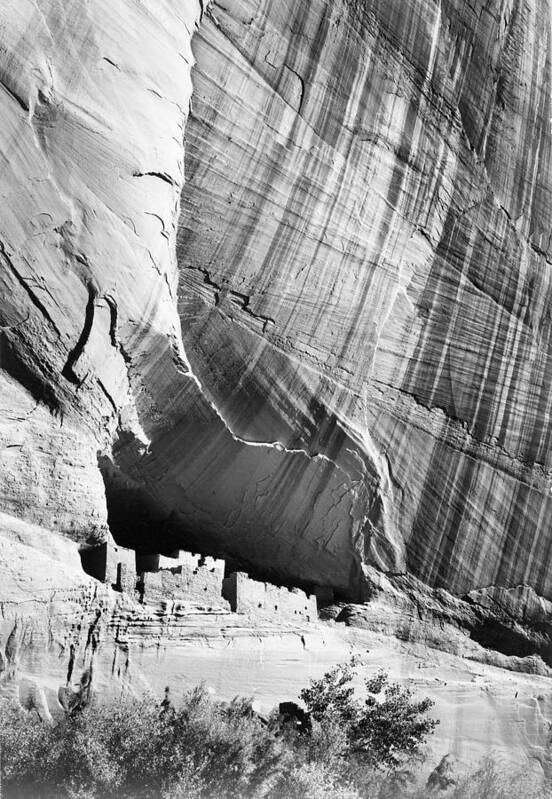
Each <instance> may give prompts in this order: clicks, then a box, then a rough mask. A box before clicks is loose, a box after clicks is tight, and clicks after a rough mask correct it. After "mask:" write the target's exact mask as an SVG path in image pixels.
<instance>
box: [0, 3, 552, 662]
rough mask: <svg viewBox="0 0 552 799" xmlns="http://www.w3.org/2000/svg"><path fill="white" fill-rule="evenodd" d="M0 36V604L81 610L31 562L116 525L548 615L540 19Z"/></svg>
mask: <svg viewBox="0 0 552 799" xmlns="http://www.w3.org/2000/svg"><path fill="white" fill-rule="evenodd" d="M0 15H1V20H0V21H1V22H2V25H1V26H0V45H1V46H0V111H1V116H0V118H1V119H2V123H1V125H0V154H1V157H2V164H3V170H2V180H1V182H0V192H1V195H2V203H0V264H1V269H0V287H1V301H0V405H1V408H0V410H1V414H0V443H1V447H2V448H1V458H2V461H1V467H2V468H1V469H0V511H2V512H3V513H4V514H5V516H6V519H7V521H6V524H5V525H4V526H3V529H4V527H5V529H6V530H10V529H11V528H13V527H17V526H18V525H20V524H21V523H22V522H24V523H25V525H24V526H25V530H26V532H25V537H24V538H25V541H24V544H23V543H21V541H16V542H15V543H14V540H13V536H11V537H10V536H8V534H7V533H4V532H3V533H2V536H3V541H2V545H3V546H4V545H5V546H6V547H7V548H9V552H8V549H7V550H6V552H7V554H6V558H7V562H8V563H9V564H10V563H11V559H12V558H13V559H15V560H14V562H15V563H16V562H18V559H19V557H20V555H18V554H17V553H18V552H19V553H20V554H21V550H20V547H21V546H25V547H27V549H25V550H24V551H25V553H26V555H25V557H31V555H32V553H34V558H35V560H36V564H35V567H34V568H29V569H27V570H26V572H25V573H26V575H27V576H26V577H25V579H24V580H23V581H22V580H21V579H19V578H17V579H16V580H15V582H13V581H8V582H7V583H6V584H5V586H6V587H4V588H0V599H6V601H9V602H10V603H12V604H14V603H15V604H14V606H15V605H17V606H21V608H23V607H24V608H26V609H28V608H31V607H34V605H33V603H35V602H36V601H37V600H36V596H38V595H41V593H42V592H44V591H46V588H45V586H44V584H43V581H44V580H47V583H48V585H49V586H50V587H52V585H53V584H52V580H54V575H57V576H56V577H55V579H59V587H60V590H62V591H63V592H66V593H64V594H63V596H64V597H65V599H64V600H63V601H61V604H60V606H59V611H56V614H57V615H58V618H59V624H60V630H62V629H67V624H69V616H70V614H71V613H73V610H71V611H70V612H69V611H66V608H67V607H69V608H73V604H72V603H73V601H74V602H76V603H77V604H78V605H79V604H82V607H83V608H85V610H84V611H83V612H84V613H85V614H91V616H92V618H94V617H95V615H96V613H97V612H98V610H100V611H101V608H102V607H103V605H102V603H103V602H104V599H103V598H102V597H100V595H99V594H98V593H97V591H98V588H97V585H96V584H94V583H91V582H89V581H87V580H86V578H84V576H82V574H81V576H80V577H78V578H77V577H76V574H77V571H75V570H73V569H72V567H71V568H70V569H69V570H68V573H67V575H65V576H63V574H62V572H60V570H59V569H54V570H52V572H51V575H50V576H49V577H48V576H47V575H46V576H45V575H44V573H43V567H44V566H43V564H42V559H43V557H44V554H43V553H44V552H45V551H46V552H48V544H49V542H50V541H52V542H53V541H54V539H53V538H52V535H53V532H52V531H57V532H58V533H59V534H60V535H61V536H64V537H65V539H66V540H68V539H70V540H73V541H76V542H78V543H79V544H81V545H82V544H84V543H87V544H88V545H90V544H99V543H101V542H102V541H103V542H105V541H106V539H107V538H108V527H111V530H112V532H113V534H114V535H115V537H116V539H117V540H118V542H119V543H121V544H123V545H131V546H133V547H135V548H138V549H140V550H141V551H142V552H143V553H144V554H147V553H148V551H149V552H151V551H154V552H169V551H170V550H171V549H174V548H175V547H177V546H179V545H182V544H188V545H190V546H191V545H194V548H195V549H197V550H200V551H203V552H211V553H212V554H227V555H232V556H234V557H235V558H237V559H238V561H239V562H240V563H241V565H242V566H244V567H247V568H248V570H249V571H251V572H253V571H255V573H256V574H257V575H258V576H261V577H266V576H272V577H273V579H274V580H278V581H279V582H281V583H287V584H289V585H299V586H303V587H308V588H309V590H310V589H311V588H312V587H315V586H317V585H318V586H328V587H333V588H335V589H336V591H337V593H338V594H339V595H341V596H342V597H347V598H349V599H356V600H358V599H363V598H369V597H370V595H371V591H372V580H371V576H370V574H371V572H370V568H371V567H377V568H378V569H380V570H382V571H386V572H389V573H393V574H397V573H400V574H404V573H411V574H413V575H415V576H416V578H419V579H421V580H422V581H425V583H427V584H428V585H430V586H433V587H435V586H436V587H445V588H447V589H448V590H450V591H452V592H453V593H456V594H458V595H464V594H469V595H470V596H471V597H472V600H473V597H474V596H475V597H479V599H477V600H476V601H477V602H479V605H481V604H482V603H483V604H484V603H486V602H489V601H490V599H489V597H491V598H492V601H493V602H494V603H495V604H496V602H500V603H504V601H507V607H508V608H509V610H508V613H509V614H510V615H511V617H512V619H513V621H512V625H513V624H514V623H515V624H518V623H519V618H520V614H521V615H522V616H523V614H524V613H525V612H526V609H527V607H528V602H527V598H528V597H533V594H531V591H534V592H536V598H535V599H534V602H536V603H537V604H538V603H539V602H541V600H540V599H538V597H539V596H542V597H544V598H548V599H550V598H551V597H552V586H551V582H550V581H551V577H550V575H551V574H552V571H551V569H550V559H551V539H550V535H549V526H550V525H549V520H550V457H551V456H550V452H551V448H550V440H549V431H550V402H551V400H550V397H551V394H550V390H549V388H550V376H551V374H552V372H551V363H552V362H551V352H552V347H551V342H550V336H551V331H552V327H551V324H550V320H551V314H550V274H551V273H550V262H551V260H550V259H551V255H550V241H549V236H550V229H551V224H550V223H551V220H550V218H549V217H550V214H551V213H552V210H551V209H552V203H551V202H550V199H551V198H550V187H551V173H550V163H549V161H550V116H551V110H550V89H551V86H550V50H551V47H550V7H549V3H548V2H546V0H528V1H527V2H525V3H523V4H522V3H519V2H517V0H488V1H486V2H484V0H477V2H475V3H473V4H471V5H468V4H465V3H463V2H460V0H457V1H455V0H441V1H440V2H426V1H425V0H424V1H423V2H422V0H417V1H416V2H414V3H411V4H409V5H408V8H405V4H404V3H403V2H400V1H399V0H391V2H385V3H384V2H379V1H378V0H369V1H367V2H353V1H352V0H338V1H337V2H335V3H332V4H329V3H328V2H327V0H312V2H310V3H296V2H294V3H291V2H288V1H287V0H284V1H283V2H281V3H277V4H276V3H270V2H268V0H224V2H222V0H220V2H218V1H213V2H211V3H210V4H207V3H200V2H190V3H186V4H177V3H175V2H172V0H156V2H155V3H153V1H151V2H150V1H149V0H148V2H142V3H136V2H134V0H120V2H118V3H110V2H107V0H98V2H95V3H94V4H88V3H84V2H82V3H81V2H77V3H74V4H73V5H71V7H70V9H69V8H68V7H66V6H65V5H64V4H62V3H59V2H56V0H18V2H17V3H15V2H11V3H7V4H4V6H3V8H2V10H1V11H0ZM123 31H124V35H122V33H121V32H123ZM192 39H193V41H192ZM194 61H195V67H193V64H194ZM192 67H193V68H192ZM17 529H19V528H17ZM55 540H56V541H57V539H55ZM52 546H54V544H53V543H52ZM55 546H58V544H56V545H55ZM29 553H30V554H29ZM73 555H74V552H73ZM73 555H72V556H71V557H73ZM72 562H73V561H71V563H72ZM75 564H76V567H77V566H78V563H77V561H75ZM76 567H75V568H76ZM10 568H11V566H10ZM8 572H9V569H8ZM33 575H36V576H33ZM47 578H48V579H47ZM48 580H49V582H48ZM488 586H494V588H493V591H491V592H489V591H487V592H484V594H473V593H472V592H474V591H475V592H477V591H480V590H481V589H485V588H487V587H488ZM516 586H527V588H524V587H520V588H518V589H516V590H515V591H510V593H507V594H506V595H505V594H504V593H503V589H512V588H515V587H516ZM73 589H74V591H73ZM48 590H50V589H49V588H48ZM102 590H103V589H102ZM19 591H20V592H21V596H20V599H19V600H17V601H16V600H15V599H13V596H12V595H16V594H17V592H19ZM36 592H38V594H36ZM67 592H68V593H67ZM108 593H109V592H108ZM25 596H27V598H25ZM432 596H434V595H432ZM79 597H80V598H79ZM505 597H506V600H505ZM482 598H483V599H482ZM480 600H481V601H480ZM105 601H107V600H105ZM427 601H428V602H429V599H428V600H427ZM432 601H433V600H432ZM531 601H532V602H533V600H531ZM67 602H68V603H69V605H67V604H66V603H67ZM529 604H531V603H529ZM533 604H534V603H533ZM541 606H542V608H543V611H542V612H543V614H544V615H543V618H542V619H541V621H540V622H539V623H537V622H534V623H533V621H532V619H533V617H532V616H531V619H530V620H529V621H530V623H529V627H531V629H532V632H530V634H529V638H530V640H531V642H532V643H531V644H530V652H531V653H533V654H536V653H538V654H540V655H543V657H545V659H547V658H548V655H547V654H546V652H547V651H548V650H547V649H546V647H547V646H548V643H547V642H548V638H547V636H548V628H547V626H546V625H547V624H548V613H549V610H548V605H546V604H545V603H541ZM462 608H463V610H462V614H464V612H465V613H467V615H468V616H469V613H468V610H466V608H465V607H464V605H462ZM473 608H474V604H473V601H472V605H471V611H470V612H472V613H475V611H474V610H473ZM17 612H18V613H19V611H17ZM25 612H26V610H25ZM41 612H42V611H41ZM478 612H480V613H483V611H478ZM49 613H50V610H49V611H48V614H49ZM68 614H69V615H68ZM20 615H21V614H20ZM23 615H24V614H23ZM23 615H21V618H23ZM31 615H32V614H31ZM483 616H484V614H483ZM483 616H481V618H483ZM18 618H19V617H18ZM485 618H486V617H485ZM476 620H477V619H476ZM503 621H504V619H503ZM44 623H46V616H45V617H44ZM485 623H486V622H485ZM501 623H502V622H501ZM18 624H19V622H18ZM538 624H542V625H544V627H542V628H539V627H538ZM460 626H461V625H460ZM468 626H469V625H468ZM469 629H473V626H472V627H469ZM11 635H12V631H7V632H6V636H7V639H9V638H10V636H11ZM524 635H525V633H524ZM481 636H483V637H482V638H481V642H484V643H491V644H492V641H491V638H492V636H491V638H489V637H486V636H488V629H487V630H484V631H483V632H481ZM475 640H476V641H477V640H478V639H477V638H475ZM495 643H496V642H495ZM6 646H7V643H6ZM10 646H11V644H10ZM497 646H498V644H497ZM531 647H532V648H531ZM498 648H500V646H499V647H498ZM507 654H515V653H507ZM522 654H528V652H523V653H522ZM46 662H47V661H45V663H46ZM45 668H46V670H47V669H48V666H47V665H45Z"/></svg>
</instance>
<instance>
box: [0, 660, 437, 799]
mask: <svg viewBox="0 0 552 799" xmlns="http://www.w3.org/2000/svg"><path fill="white" fill-rule="evenodd" d="M355 666H356V663H355V662H354V661H353V662H351V663H349V664H345V665H343V666H337V667H336V668H335V669H332V670H330V671H329V672H328V673H327V674H325V675H324V676H323V677H322V678H321V679H320V680H315V681H313V682H312V683H311V685H310V687H308V688H306V689H304V691H303V692H302V698H303V699H304V701H305V704H306V705H307V708H308V710H309V711H310V713H311V715H312V726H311V727H308V728H307V729H306V730H305V729H303V732H302V733H301V732H299V731H298V730H297V729H296V728H294V726H293V725H289V724H282V723H281V719H280V717H279V715H278V714H277V713H273V714H272V716H271V717H270V718H269V719H268V720H266V719H261V718H259V717H258V716H257V715H256V714H255V713H254V712H253V711H252V708H251V703H250V702H249V701H247V700H245V699H235V700H234V701H232V702H230V703H224V702H220V701H217V700H214V699H213V698H212V697H210V695H209V694H208V692H207V691H206V690H205V689H204V688H203V687H199V688H196V689H194V690H192V691H189V692H188V693H187V694H186V695H185V696H184V698H183V700H182V702H181V703H180V704H179V705H178V707H175V706H173V705H172V704H171V703H170V702H169V701H168V697H166V698H165V700H164V701H163V702H162V703H161V704H158V703H157V702H156V701H154V700H153V699H152V698H151V697H150V698H144V699H142V700H136V699H132V698H126V699H120V700H118V701H117V702H115V703H113V704H111V705H100V704H97V703H95V702H94V701H92V703H91V704H88V705H86V704H85V703H79V704H78V706H75V707H73V706H71V707H69V705H68V707H67V713H66V715H65V717H64V718H63V719H62V720H61V721H60V722H59V723H58V724H57V725H55V726H50V725H48V724H45V723H43V722H42V721H40V720H39V719H38V718H37V716H36V714H34V713H27V712H25V711H23V710H22V709H21V708H19V707H17V706H15V705H6V704H4V706H3V707H2V713H1V714H0V746H1V755H2V762H1V769H2V772H1V773H2V789H3V794H2V796H3V799H31V798H32V799H54V797H55V799H115V797H117V799H213V798H214V797H216V799H230V797H232V799H240V798H242V797H243V799H329V797H332V799H367V798H368V797H369V798H370V799H375V798H376V797H377V796H378V794H379V792H380V788H381V787H382V785H383V781H382V780H383V778H382V776H381V775H382V770H381V767H382V766H383V767H385V768H387V769H388V768H389V767H390V766H392V765H393V764H395V763H396V762H398V760H399V759H403V758H407V757H410V756H411V755H412V754H413V753H414V752H415V751H417V747H418V746H419V745H421V743H422V741H423V738H424V736H425V735H427V734H428V733H429V731H431V729H433V726H432V725H434V723H431V724H430V725H429V726H428V724H427V723H425V724H424V723H423V722H424V721H425V722H427V719H424V718H423V717H424V714H425V712H426V710H427V709H428V708H429V706H430V703H429V704H428V702H429V700H423V701H422V702H418V703H416V702H414V701H413V700H412V695H411V693H410V692H409V691H408V690H407V689H401V688H398V686H393V685H390V684H389V683H388V682H387V678H386V677H385V675H377V676H376V677H375V678H372V679H371V680H367V681H366V685H367V688H368V690H369V691H371V692H372V693H371V694H369V698H368V700H367V701H366V702H361V701H359V700H357V699H356V698H355V696H354V691H353V689H352V685H351V682H352V678H353V675H354V668H355ZM376 691H377V693H379V694H380V696H379V697H378V698H377V699H376V697H375V692H376ZM372 700H373V701H372ZM378 736H379V739H378Z"/></svg>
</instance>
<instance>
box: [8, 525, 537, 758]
mask: <svg viewBox="0 0 552 799" xmlns="http://www.w3.org/2000/svg"><path fill="white" fill-rule="evenodd" d="M0 530H1V532H2V536H1V537H0V580H1V585H2V598H1V600H0V697H2V698H6V697H10V698H12V699H14V700H16V701H19V702H20V703H21V704H22V705H23V706H24V707H27V708H28V709H34V710H35V711H36V712H38V714H39V715H40V716H41V717H42V718H43V719H50V718H51V719H54V720H55V719H59V718H60V716H61V715H62V714H63V703H64V702H65V701H66V700H67V698H68V697H69V698H70V697H72V696H74V695H78V694H79V692H81V691H82V690H83V686H88V685H89V684H90V681H91V685H92V690H93V691H94V692H96V695H97V696H98V695H99V696H100V697H101V699H102V701H104V702H109V701H110V700H111V699H112V698H113V697H115V696H118V695H121V694H123V695H126V696H129V695H130V696H139V695H141V694H142V693H143V692H150V693H151V695H152V696H153V697H154V698H157V700H158V701H161V698H162V696H163V692H164V689H165V687H166V686H169V688H170V692H171V697H172V699H173V701H175V702H178V701H179V699H180V697H181V695H182V692H183V691H186V690H188V689H190V688H192V687H193V686H195V685H197V684H198V683H199V682H201V681H204V682H205V684H206V686H207V687H208V688H209V689H210V690H212V691H214V693H215V695H216V696H217V697H219V698H222V699H231V698H233V697H234V696H235V695H236V694H239V695H243V696H250V697H252V698H253V699H255V700H256V701H257V702H258V703H259V704H260V706H261V709H262V711H263V712H268V711H269V710H271V709H272V708H273V707H274V706H275V705H276V704H277V703H278V702H280V701H287V700H291V701H296V700H297V698H298V692H299V691H300V690H301V688H302V687H304V686H305V685H307V684H308V683H309V680H310V679H311V678H314V677H319V676H321V675H322V674H323V673H324V672H325V671H327V670H328V668H330V667H332V666H333V665H335V664H336V663H339V662H341V663H342V662H344V661H346V660H348V658H349V657H350V655H352V654H356V655H358V656H359V657H360V659H361V662H362V664H363V668H365V669H367V670H368V673H373V672H376V671H377V670H379V669H380V668H381V667H382V665H384V666H385V668H386V669H387V670H388V672H389V674H390V677H391V678H392V679H393V680H398V681H400V682H403V683H405V684H407V685H408V686H409V687H410V688H411V689H412V690H414V692H415V693H416V695H417V696H420V697H423V696H430V697H431V698H432V699H434V700H435V703H436V704H435V707H434V709H433V711H432V713H433V714H434V716H435V717H436V718H438V719H439V720H440V724H439V727H438V729H437V732H436V734H435V735H434V736H432V738H431V741H430V745H429V750H428V757H427V760H426V762H425V765H424V769H425V770H426V772H429V771H431V769H432V768H433V767H434V766H436V765H437V763H438V762H439V760H440V759H441V757H442V756H443V755H445V754H447V753H454V754H455V755H456V756H457V757H458V759H459V761H460V764H461V766H462V767H469V766H471V767H472V768H473V767H475V766H476V765H477V763H478V761H479V759H480V758H481V757H482V756H484V755H486V754H490V755H492V756H493V757H495V758H496V759H498V760H499V761H502V760H504V761H505V762H508V763H509V764H510V766H512V767H515V766H517V765H519V766H522V767H523V768H524V769H525V771H527V770H529V769H534V770H535V771H536V773H537V774H542V773H543V772H544V773H548V774H550V765H551V764H550V756H549V736H550V733H549V727H550V719H551V718H552V706H551V700H550V678H549V677H548V676H543V675H544V672H543V671H542V666H543V664H542V662H541V671H540V674H539V673H538V672H539V668H538V666H537V664H536V661H535V660H532V659H531V658H525V659H520V658H516V657H504V656H498V655H496V653H493V652H488V651H486V650H484V649H483V648H482V647H480V646H479V645H478V644H477V643H475V642H473V641H470V640H469V638H468V635H467V632H466V631H464V632H462V630H461V629H460V628H456V629H455V628H454V620H452V621H451V623H450V624H448V625H447V624H445V625H443V626H441V628H440V634H441V636H442V639H444V638H446V637H448V639H449V640H450V643H451V644H457V643H458V641H459V640H460V638H462V636H463V637H464V640H465V646H464V647H463V648H462V650H461V653H462V654H463V655H464V656H463V657H462V656H460V655H459V654H451V653H447V652H445V651H442V649H441V650H440V649H438V648H435V646H433V645H432V643H431V641H428V639H427V638H426V639H423V636H419V638H418V640H417V639H416V635H417V634H419V626H420V625H419V624H418V627H417V626H416V619H415V618H414V616H412V615H411V616H409V612H408V609H407V603H406V602H404V600H403V605H402V613H401V624H402V626H403V630H405V629H407V628H408V627H409V626H410V631H411V636H410V638H408V637H406V636H404V635H403V636H402V640H399V639H397V638H396V637H395V636H394V635H393V634H392V632H393V631H392V627H393V624H394V622H395V618H396V617H394V616H393V613H392V610H391V609H392V607H393V603H396V606H397V607H398V604H399V599H398V594H395V595H393V593H392V592H391V593H390V594H389V595H388V596H387V598H386V597H385V594H386V592H387V591H388V589H385V590H382V591H381V595H380V597H379V598H377V599H375V600H374V602H375V604H376V606H378V605H379V607H380V609H381V608H384V609H385V610H386V616H387V619H386V618H385V616H384V617H382V616H380V624H381V625H382V626H381V628H380V629H379V630H378V629H376V628H374V627H371V626H370V625H369V624H364V625H362V624H359V623H358V614H357V621H356V622H355V621H354V619H353V616H354V614H353V613H352V612H350V613H349V615H348V621H347V623H341V622H336V621H319V622H312V621H311V622H308V623H307V622H306V621H305V620H304V619H299V620H298V621H296V622H295V623H293V622H292V621H290V619H289V618H288V619H282V620H281V621H278V619H277V618H276V617H274V618H272V619H268V618H266V617H265V618H263V617H258V616H254V615H247V614H245V615H244V614H239V613H230V612H229V611H224V610H221V609H217V610H213V611H208V610H207V609H206V608H200V607H199V606H197V605H195V606H194V603H193V602H191V603H190V604H189V606H187V607H186V606H185V605H184V604H181V605H179V606H178V607H175V606H174V603H171V602H168V603H166V606H165V608H164V609H163V608H161V607H160V606H159V605H158V604H157V603H154V604H152V605H147V604H146V605H142V604H138V603H137V602H136V601H135V600H134V599H133V598H132V597H131V596H129V595H123V594H120V593H119V594H118V593H116V592H114V591H112V590H111V589H110V588H109V587H107V586H104V585H101V584H100V583H99V582H97V581H95V580H93V579H92V578H90V577H87V576H86V575H84V574H83V572H82V570H81V569H80V562H79V557H78V552H77V545H76V544H75V543H74V542H71V541H68V540H67V539H66V538H64V537H61V536H59V535H58V534H56V533H54V532H51V531H45V530H43V529H42V528H39V527H38V526H37V525H31V524H29V523H24V522H21V521H19V520H14V519H13V518H11V517H9V516H7V515H6V514H1V515H0ZM40 537H43V539H42V544H41V545H39V544H38V543H37V541H38V539H39V538H40ZM37 552H39V553H40V557H39V558H37ZM443 593H444V592H443ZM413 595H414V590H413V592H412V596H413ZM452 601H453V598H452V597H449V600H448V602H449V603H451V602H452ZM444 602H445V600H444V597H443V606H444ZM355 607H356V608H357V609H359V610H360V608H361V606H355ZM363 607H364V611H363V612H365V613H366V615H367V616H369V614H370V607H371V603H370V604H369V605H368V606H363ZM348 608H349V610H350V611H352V606H348ZM376 613H377V607H376ZM435 629H439V628H438V627H434V632H435ZM466 655H467V657H466ZM522 661H523V662H522ZM497 666H501V668H497ZM531 666H534V667H535V673H531ZM520 669H521V670H520ZM523 670H525V671H529V673H523ZM359 677H360V676H359ZM360 683H361V680H360V678H359V679H358V681H357V687H360Z"/></svg>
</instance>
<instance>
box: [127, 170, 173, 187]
mask: <svg viewBox="0 0 552 799" xmlns="http://www.w3.org/2000/svg"><path fill="white" fill-rule="evenodd" d="M132 177H134V178H144V177H151V178H159V180H163V181H165V183H168V184H169V186H175V185H176V184H175V181H174V179H173V178H172V177H171V176H170V175H169V174H167V172H133V173H132Z"/></svg>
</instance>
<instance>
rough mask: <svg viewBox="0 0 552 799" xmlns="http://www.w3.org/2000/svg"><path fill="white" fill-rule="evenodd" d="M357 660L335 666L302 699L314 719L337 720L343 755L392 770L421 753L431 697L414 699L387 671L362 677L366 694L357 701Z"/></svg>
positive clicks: (430, 729)
mask: <svg viewBox="0 0 552 799" xmlns="http://www.w3.org/2000/svg"><path fill="white" fill-rule="evenodd" d="M358 665H359V660H358V659H356V658H352V659H351V660H350V661H349V663H345V664H341V665H338V666H335V667H334V668H333V669H330V671H328V672H326V674H324V676H323V677H322V678H321V679H319V680H313V681H312V682H311V685H310V687H309V688H305V689H303V690H302V691H301V694H300V696H301V699H302V700H303V702H304V703H305V705H306V706H307V709H308V710H309V711H310V713H311V715H312V718H313V719H314V720H315V721H317V722H318V723H321V724H327V723H329V722H333V723H336V722H337V724H338V725H339V726H340V727H341V728H342V729H343V730H344V733H345V751H343V753H342V754H343V756H344V757H345V758H351V757H352V758H357V759H359V760H361V761H364V762H367V763H369V764H370V765H371V766H372V767H380V768H396V767H397V766H399V765H401V764H403V763H404V762H406V761H408V760H411V759H414V758H415V757H417V756H419V755H420V753H421V749H422V747H423V746H424V744H425V743H426V740H427V737H428V735H430V734H431V733H432V732H433V730H434V729H435V727H436V726H437V724H438V723H439V722H438V721H436V720H434V719H432V718H429V717H428V716H427V713H428V711H429V710H430V709H431V708H432V707H433V704H434V703H433V701H432V700H431V699H429V698H427V697H426V698H425V699H421V700H416V699H415V698H414V693H413V692H412V691H411V689H410V688H405V687H403V686H401V685H399V684H398V683H391V682H389V678H388V676H387V674H386V673H385V672H383V671H380V672H379V673H378V674H376V675H374V676H371V677H367V678H365V680H364V684H365V687H366V693H367V698H366V699H365V701H364V702H362V701H360V700H358V699H356V697H355V690H354V687H353V685H352V681H353V678H354V676H355V668H356V667H357V666H358Z"/></svg>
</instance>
